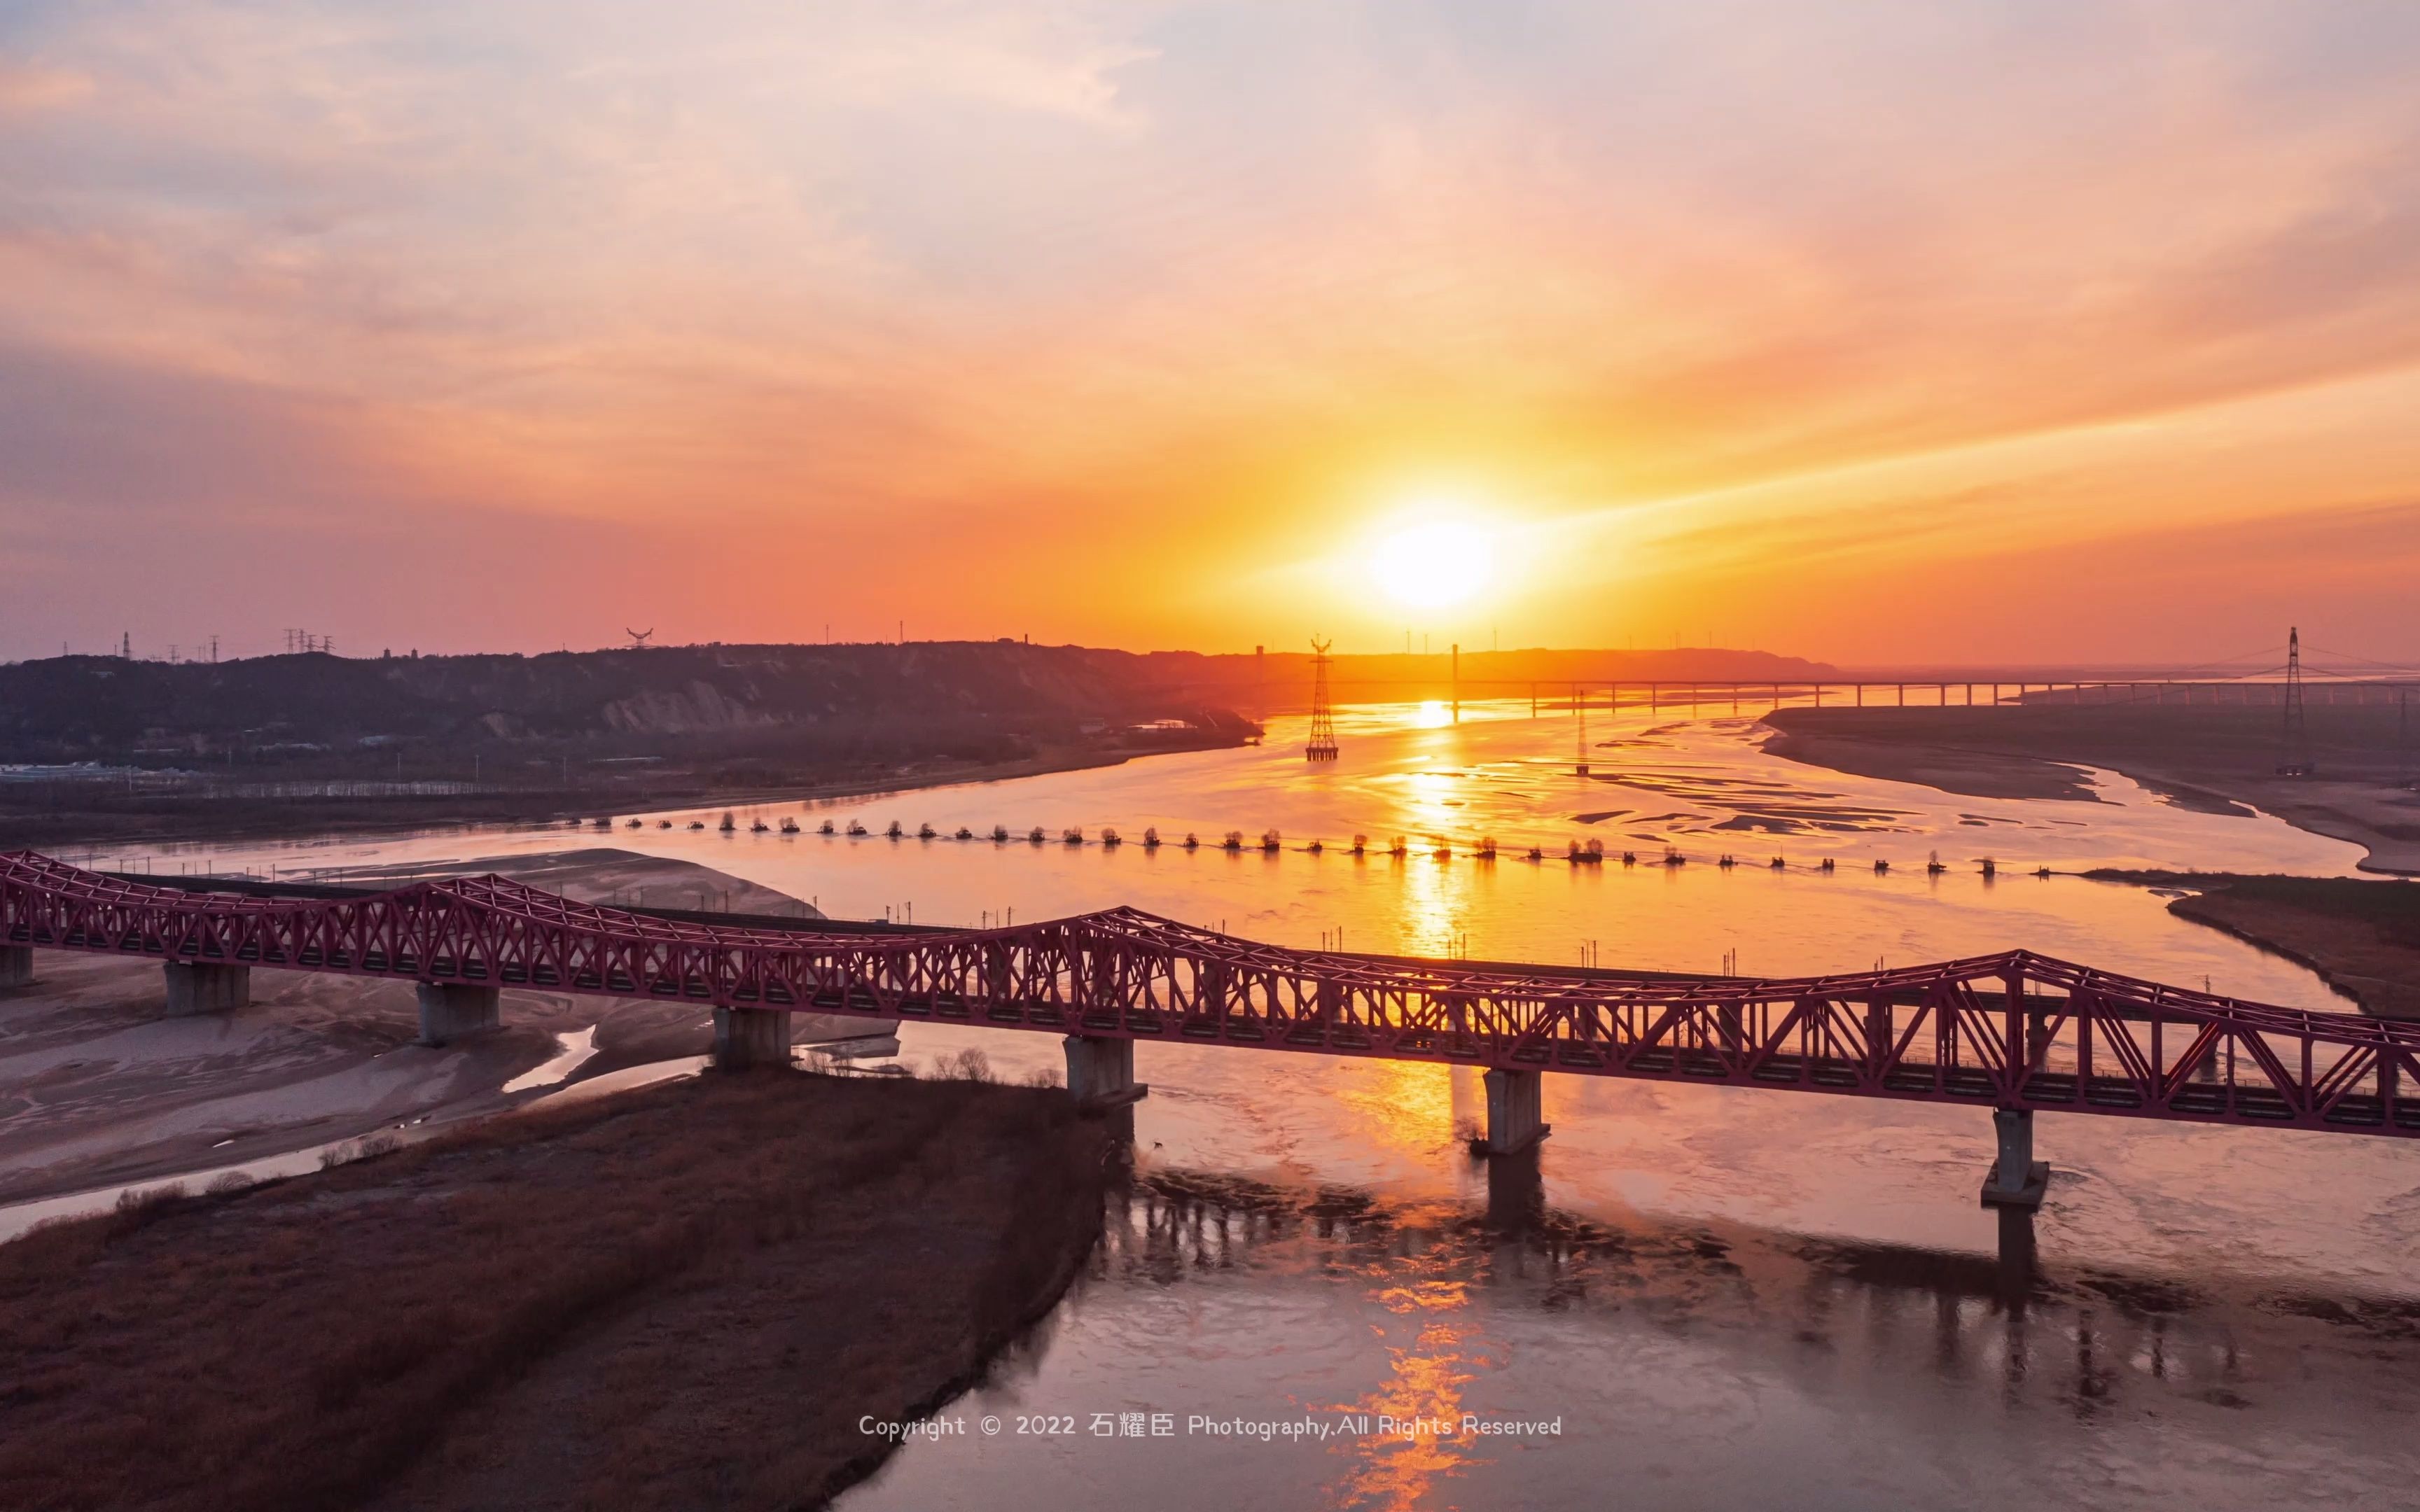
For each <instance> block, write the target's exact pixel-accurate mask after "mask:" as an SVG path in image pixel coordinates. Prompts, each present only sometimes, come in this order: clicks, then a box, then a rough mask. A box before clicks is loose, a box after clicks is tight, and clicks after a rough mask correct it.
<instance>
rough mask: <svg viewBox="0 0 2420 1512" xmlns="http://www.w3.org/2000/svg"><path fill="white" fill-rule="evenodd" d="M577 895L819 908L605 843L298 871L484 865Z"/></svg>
mask: <svg viewBox="0 0 2420 1512" xmlns="http://www.w3.org/2000/svg"><path fill="white" fill-rule="evenodd" d="M489 872H494V873H496V874H497V875H499V876H505V877H510V878H511V879H512V880H514V881H515V882H525V883H527V884H529V885H530V886H531V887H544V888H545V889H546V890H547V891H549V892H559V893H561V894H562V895H563V896H565V897H566V898H570V899H574V900H576V901H578V902H580V903H628V904H631V905H634V906H638V907H645V908H698V909H710V910H713V911H716V912H721V913H733V914H788V915H793V916H798V917H803V918H822V917H823V915H822V914H821V913H819V912H817V911H816V910H815V909H814V906H813V905H811V904H808V903H801V902H799V900H798V899H796V898H793V897H791V896H790V895H789V894H788V893H785V892H777V891H775V890H774V889H773V888H771V887H763V886H761V885H759V884H757V883H753V882H750V881H748V880H746V879H745V878H741V877H735V876H733V875H731V874H730V873H729V872H717V871H715V870H713V869H712V868H710V867H703V866H699V865H697V864H695V863H694V862H690V861H677V860H672V859H669V858H667V857H665V856H646V855H643V854H641V853H640V852H637V851H625V850H618V849H615V848H613V847H612V846H602V845H600V846H591V847H582V848H580V849H576V850H563V851H540V852H537V853H535V854H533V855H529V856H473V857H470V858H467V859H464V860H459V861H435V862H414V863H410V864H406V865H399V866H363V867H329V868H325V869H323V870H318V871H313V872H307V873H295V874H297V875H306V876H307V877H308V878H309V879H310V880H311V881H314V882H327V883H334V884H336V885H339V886H342V887H404V886H408V885H409V884H411V883H414V882H427V881H429V880H431V879H434V878H442V877H475V876H484V875H486V874H488V873H489Z"/></svg>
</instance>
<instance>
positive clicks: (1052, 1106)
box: [0, 1071, 1109, 1509]
mask: <svg viewBox="0 0 2420 1512" xmlns="http://www.w3.org/2000/svg"><path fill="white" fill-rule="evenodd" d="M1108 1148H1109V1147H1108V1141H1107V1138H1106V1136H1105V1134H1104V1126H1103V1124H1102V1123H1100V1122H1099V1121H1097V1120H1091V1121H1088V1120H1085V1119H1080V1118H1079V1117H1078V1116H1077V1115H1076V1113H1075V1112H1074V1111H1073V1109H1072V1107H1071V1106H1070V1105H1069V1103H1068V1102H1067V1100H1066V1098H1065V1095H1064V1094H1063V1093H1058V1092H1053V1091H1048V1090H1043V1089H1033V1088H1006V1087H999V1086H985V1085H978V1084H974V1083H970V1082H956V1083H927V1082H913V1081H905V1080H900V1079H896V1078H882V1079H879V1080H875V1079H854V1078H844V1077H827V1076H814V1075H809V1074H807V1073H804V1072H789V1071H768V1072H752V1073H748V1074H745V1075H727V1074H724V1075H714V1076H708V1077H706V1078H703V1079H700V1080H696V1081H690V1082H683V1083H677V1084H674V1085H670V1086H665V1087H659V1088H649V1089H646V1090H643V1091H639V1092H633V1093H628V1094H624V1095H622V1096H619V1097H616V1098H611V1099H600V1100H597V1101H593V1102H587V1103H573V1104H571V1105H568V1106H565V1107H559V1108H551V1109H548V1110H543V1111H537V1112H531V1113H525V1114H517V1115H512V1116H508V1117H504V1118H500V1119H487V1120H484V1121H482V1122H480V1123H478V1124H476V1125H473V1126H471V1127H468V1128H465V1129H463V1130H461V1131H458V1132H456V1133H453V1134H447V1135H444V1136H441V1137H440V1138H438V1139H435V1140H432V1141H430V1142H427V1143H426V1144H423V1145H419V1146H415V1147H411V1148H408V1149H401V1150H398V1151H396V1152H393V1153H390V1154H385V1155H381V1156H377V1157H375V1158H372V1159H368V1160H364V1161H361V1162H358V1163H355V1164H351V1165H342V1166H338V1167H336V1168H334V1169H331V1170H327V1171H323V1172H320V1173H318V1174H315V1175H311V1176H304V1177H298V1178H294V1179H292V1180H286V1181H281V1182H276V1183H272V1184H267V1185H263V1186H260V1187H257V1188H254V1189H251V1190H246V1191H237V1192H213V1193H204V1194H189V1195H183V1196H168V1197H164V1198H154V1199H152V1200H148V1201H145V1202H140V1203H131V1204H127V1205H123V1206H121V1207H120V1208H119V1209H118V1210H117V1211H114V1212H111V1213H106V1214H102V1215H100V1216H97V1217H94V1218H91V1219H86V1220H81V1221H77V1222H74V1223H70V1224H64V1225H57V1226H52V1227H44V1228H40V1229H38V1230H36V1231H35V1232H34V1233H33V1234H31V1235H28V1236H27V1237H25V1238H24V1239H22V1240H19V1241H17V1242H13V1243H10V1244H8V1245H0V1357H5V1358H7V1359H8V1360H9V1361H10V1362H11V1364H10V1374H11V1377H12V1387H13V1389H11V1390H9V1391H7V1392H5V1393H0V1483H5V1484H7V1485H8V1486H9V1487H11V1488H12V1492H11V1502H12V1504H15V1505H19V1506H24V1507H29V1508H31V1507H68V1506H75V1507H96V1508H99V1507H135V1506H141V1507H155V1508H194V1509H203V1508H219V1507H226V1508H236V1507H259V1506H303V1505H330V1504H344V1505H362V1506H375V1507H382V1508H394V1509H404V1508H411V1509H423V1508H427V1509H438V1508H455V1507H473V1506H498V1505H511V1506H519V1507H558V1506H559V1507H575V1506H598V1505H613V1506H620V1507H703V1506H718V1507H720V1506H762V1507H788V1506H799V1505H813V1504H819V1503H820V1502H821V1501H823V1500H824V1499H825V1498H827V1497H829V1496H830V1495H831V1494H833V1493H834V1492H836V1491H837V1490H839V1489H842V1488H843V1487H845V1486H846V1485H848V1484H851V1483H852V1482H853V1481H855V1480H856V1479H858V1478H860V1477H861V1476H863V1475H864V1474H866V1473H869V1472H871V1471H872V1470H874V1469H876V1467H878V1466H879V1465H880V1464H881V1463H882V1461H883V1460H884V1459H885V1458H887V1456H888V1455H889V1453H890V1452H891V1451H892V1441H891V1440H889V1439H886V1438H884V1437H882V1436H881V1435H879V1434H877V1433H868V1432H866V1431H864V1430H863V1429H862V1428H861V1419H863V1418H866V1417H869V1416H870V1417H871V1418H873V1419H874V1420H876V1421H877V1422H897V1421H907V1420H912V1419H913V1418H914V1417H915V1416H916V1415H917V1414H918V1413H919V1412H923V1411H927V1410H929V1409H930V1408H931V1407H933V1406H935V1405H937V1404H938V1403H939V1402H940V1401H942V1400H944V1399H946V1397H947V1396H950V1395H952V1394H954V1392H956V1391H958V1390H960V1389H963V1387H964V1386H965V1385H967V1384H969V1383H970V1382H971V1381H974V1380H976V1379H978V1378H979V1376H980V1374H981V1371H982V1369H983V1366H984V1363H985V1361H986V1360H987V1359H988V1358H989V1357H990V1356H991V1354H992V1353H993V1352H995V1351H996V1350H998V1349H1000V1348H1001V1346H1002V1345H1003V1344H1005V1343H1006V1342H1008V1341H1009V1340H1010V1339H1011V1338H1013V1337H1014V1336H1015V1335H1016V1334H1017V1333H1018V1332H1019V1331H1020V1330H1022V1329H1023V1328H1025V1327H1026V1326H1028V1325H1029V1324H1031V1323H1032V1321H1033V1320H1034V1319H1038V1318H1039V1317H1040V1316H1041V1315H1042V1314H1043V1313H1045V1312H1046V1311H1047V1309H1048V1308H1049V1307H1050V1305H1051V1304H1053V1303H1054V1302H1055V1301H1056V1300H1057V1298H1058V1296H1059V1294H1060V1293H1061V1292H1062V1291H1063V1289H1064V1288H1065V1287H1066V1285H1067V1283H1068V1281H1069V1280H1070V1279H1071V1277H1072V1276H1073V1275H1074V1274H1075V1273H1076V1271H1077V1269H1078V1266H1079V1264H1080V1263H1081V1260H1082V1258H1083V1257H1084V1255H1085V1254H1086V1252H1087V1251H1088V1250H1089V1248H1090V1247H1091V1244H1092V1242H1093V1240H1094V1234H1095V1232H1096V1231H1097V1227H1098V1222H1099V1214H1100V1211H1101V1196H1102V1181H1103V1180H1104V1156H1105V1153H1106V1151H1107V1149H1108Z"/></svg>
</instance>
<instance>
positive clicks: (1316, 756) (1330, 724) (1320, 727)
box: [1302, 636, 1336, 762]
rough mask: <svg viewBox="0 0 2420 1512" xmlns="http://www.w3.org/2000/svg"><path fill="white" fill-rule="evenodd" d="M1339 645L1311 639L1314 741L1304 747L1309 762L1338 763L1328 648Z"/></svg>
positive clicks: (1312, 731) (1312, 730) (1312, 738)
mask: <svg viewBox="0 0 2420 1512" xmlns="http://www.w3.org/2000/svg"><path fill="white" fill-rule="evenodd" d="M1335 643H1336V642H1335V641H1333V640H1320V639H1319V638H1318V637H1317V636H1313V637H1311V739H1310V740H1309V741H1308V742H1307V743H1305V745H1304V746H1303V748H1302V755H1303V760H1305V761H1311V762H1332V761H1334V760H1336V715H1335V711H1334V710H1332V709H1330V708H1329V707H1328V704H1327V648H1328V647H1329V646H1331V645H1334V644H1335Z"/></svg>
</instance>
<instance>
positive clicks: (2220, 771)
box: [1764, 703, 2420, 875]
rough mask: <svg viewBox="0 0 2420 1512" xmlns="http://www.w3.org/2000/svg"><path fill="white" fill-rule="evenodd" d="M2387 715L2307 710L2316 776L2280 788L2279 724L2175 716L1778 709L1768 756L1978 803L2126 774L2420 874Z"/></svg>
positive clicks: (2380, 867)
mask: <svg viewBox="0 0 2420 1512" xmlns="http://www.w3.org/2000/svg"><path fill="white" fill-rule="evenodd" d="M2395 712H2396V711H2394V710H2392V709H2389V708H2384V707H2381V706H2377V705H2370V706H2362V707H2330V706H2325V705H2322V706H2319V707H2315V708H2313V709H2311V710H2310V711H2309V723H2308V744H2309V749H2308V752H2307V754H2308V755H2309V757H2310V758H2311V759H2312V760H2313V762H2314V763H2315V764H2316V765H2317V767H2318V771H2319V775H2317V776H2314V777H2290V778H2289V777H2280V776H2278V775H2277V773H2276V768H2277V765H2278V763H2279V760H2280V758H2281V755H2282V754H2283V751H2282V746H2281V741H2282V722H2281V714H2280V711H2279V710H2278V709H2276V708H2275V707H2274V706H2271V707H2267V708H2263V707H2258V706H2254V707H2251V708H2238V707H2226V708H2182V707H2178V706H2175V705H2148V706H2147V705H2143V704H2139V703H2134V704H2118V705H2112V706H2102V705H2095V704H2089V703H2086V704H2083V705H2077V704H2073V703H2057V704H2048V705H2042V706H2039V707H2038V706H2034V705H2031V704H2028V705H2026V706H2024V707H2022V708H2020V707H2014V706H2009V707H2001V708H1978V709H1965V708H1954V707H1953V708H1947V709H1900V708H1890V709H1783V710H1780V711H1778V712H1776V713H1774V714H1769V715H1767V716H1765V717H1764V723H1765V724H1767V725H1768V726H1770V727H1772V728H1773V729H1774V730H1775V732H1776V733H1775V734H1774V735H1772V736H1771V737H1769V738H1768V739H1767V740H1766V742H1765V746H1764V748H1765V749H1766V750H1768V751H1771V752H1772V753H1773V754H1775V755H1776V756H1784V757H1788V758H1789V759H1791V760H1792V761H1799V762H1805V763H1807V764H1810V765H1816V766H1825V767H1830V768H1832V769H1833V770H1836V771H1843V772H1854V773H1855V774H1857V775H1859V776H1862V777H1877V778H1884V779H1891V780H1896V781H1902V782H1921V783H1923V784H1925V785H1926V786H1928V787H1935V788H1939V789H1941V790H1942V791H1943V792H1945V793H1963V794H1971V795H1975V796H1978V797H2022V798H2071V799H2079V800H2087V801H2088V800H2089V799H2091V797H2092V792H2091V789H2090V788H2089V787H2088V786H2086V778H2085V774H2084V773H2083V772H2082V771H2080V770H2079V769H2078V767H2079V765H2090V766H2097V767H2105V768H2108V769H2110V770H2114V771H2118V772H2122V773H2124V774H2125V775H2126V776H2127V777H2130V778H2132V779H2134V780H2135V781H2136V782H2139V783H2141V784H2142V785H2143V786H2144V787H2146V788H2149V789H2150V790H2151V791H2152V792H2154V793H2157V794H2159V795H2161V796H2162V797H2163V798H2164V799H2165V800H2166V801H2167V802H2170V803H2173V804H2175V805H2177V806H2178V807H2180V808H2185V809H2192V810H2197V811H2199V812H2203V813H2222V814H2242V815H2247V816H2248V815H2250V814H2251V813H2252V812H2253V811H2254V810H2259V811H2262V812H2266V813H2270V814H2274V815H2275V816H2276V817H2278V818H2279V819H2282V820H2284V821H2285V822H2286V823H2288V824H2289V825H2294V826H2295V827H2296V828H2298V829H2304V830H2308V831H2310V832H2311V833H2313V834H2316V835H2325V836H2328V837H2329V838H2331V839H2334V840H2342V841H2351V842H2352V843H2354V844H2357V845H2360V846H2363V847H2364V848H2366V850H2367V851H2368V853H2369V854H2368V856H2366V858H2365V859H2364V860H2363V861H2362V863H2361V869H2362V870H2363V871H2365V872H2390V873H2399V874H2407V875H2409V874H2420V792H2414V791H2413V790H2412V787H2411V786H2410V785H2409V782H2410V778H2411V774H2412V769H2413V768H2414V766H2415V765H2420V753H2415V752H2413V751H2410V750H2406V749H2404V748H2402V747H2401V745H2400V741H2401V739H2402V736H2401V734H2400V733H2399V727H2397V725H2395V724H2394V723H2393V722H2392V721H2393V719H2394V717H2395Z"/></svg>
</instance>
